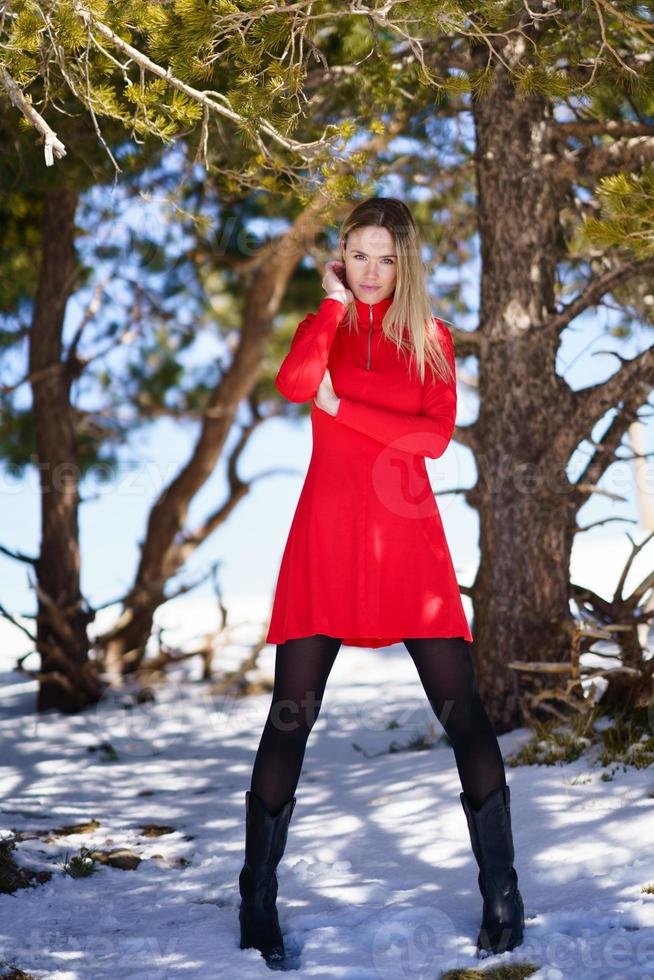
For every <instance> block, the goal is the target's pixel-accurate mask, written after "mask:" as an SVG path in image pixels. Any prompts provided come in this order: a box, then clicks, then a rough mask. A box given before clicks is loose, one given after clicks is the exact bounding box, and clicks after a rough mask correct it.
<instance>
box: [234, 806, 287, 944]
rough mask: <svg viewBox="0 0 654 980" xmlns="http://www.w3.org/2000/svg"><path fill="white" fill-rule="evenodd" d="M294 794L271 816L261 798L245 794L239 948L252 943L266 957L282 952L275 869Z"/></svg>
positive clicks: (281, 851)
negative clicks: (243, 861)
mask: <svg viewBox="0 0 654 980" xmlns="http://www.w3.org/2000/svg"><path fill="white" fill-rule="evenodd" d="M294 807H295V797H294V796H293V797H291V799H290V800H287V801H286V803H285V804H284V806H283V807H282V808H281V810H280V811H279V813H277V814H275V816H272V814H271V813H270V812H269V811H268V808H267V807H266V805H265V803H264V802H263V800H262V799H261V798H260V797H259V796H257V794H256V793H254V792H252V791H251V790H248V791H247V792H246V794H245V863H244V865H243V868H242V870H241V873H240V875H239V890H240V893H241V905H240V908H239V923H240V927H241V949H249V948H250V947H252V946H254V947H255V949H258V950H259V951H260V952H261V955H262V956H263V957H264V959H265V960H266V961H269V962H271V961H272V962H279V961H280V960H283V959H284V958H285V956H286V952H285V950H284V940H283V938H282V933H281V929H280V928H279V919H278V917H277V908H276V905H275V902H276V900H277V875H276V874H275V869H276V867H277V865H278V864H279V861H280V859H281V857H282V855H283V853H284V848H285V847H286V838H287V834H288V824H289V821H290V819H291V814H292V813H293V809H294Z"/></svg>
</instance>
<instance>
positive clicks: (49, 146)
mask: <svg viewBox="0 0 654 980" xmlns="http://www.w3.org/2000/svg"><path fill="white" fill-rule="evenodd" d="M0 84H2V86H3V87H4V88H5V90H6V92H7V95H8V96H9V98H10V99H11V101H12V102H13V104H14V105H15V106H16V108H17V109H20V111H21V112H22V113H23V115H24V116H25V118H26V119H27V120H28V121H29V122H31V124H32V125H33V126H34V128H35V129H36V130H37V131H38V132H39V133H40V134H41V136H42V137H43V140H44V146H43V152H44V155H45V165H46V167H51V166H52V165H53V163H54V157H56V158H57V159H58V160H60V159H61V158H62V157H65V156H66V147H65V146H64V144H63V143H62V142H61V140H60V139H58V138H57V134H56V133H55V131H54V129H52V128H51V127H50V126H49V125H48V124H47V122H46V121H45V119H44V118H43V116H42V115H41V114H40V113H38V112H37V111H36V109H35V108H34V106H33V105H32V103H31V102H30V101H29V100H28V99H27V98H26V96H25V95H24V94H23V91H22V89H21V88H20V86H19V85H18V84H17V83H16V82H15V81H14V79H13V78H12V77H11V75H10V74H9V72H8V71H7V69H6V68H4V67H3V66H1V65H0Z"/></svg>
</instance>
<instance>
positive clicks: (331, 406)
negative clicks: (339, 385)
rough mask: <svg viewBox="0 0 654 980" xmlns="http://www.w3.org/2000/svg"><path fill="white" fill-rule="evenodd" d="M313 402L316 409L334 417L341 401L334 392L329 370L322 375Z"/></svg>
mask: <svg viewBox="0 0 654 980" xmlns="http://www.w3.org/2000/svg"><path fill="white" fill-rule="evenodd" d="M314 401H315V403H316V405H317V406H318V408H322V410H323V411H324V412H328V413H329V414H330V415H336V413H337V411H338V406H339V405H340V403H341V400H340V398H339V397H338V395H337V394H336V392H335V391H334V386H333V385H332V379H331V375H330V373H329V368H327V370H326V371H325V373H324V375H323V378H322V381H321V382H320V385H319V387H318V391H317V392H316V397H315V398H314Z"/></svg>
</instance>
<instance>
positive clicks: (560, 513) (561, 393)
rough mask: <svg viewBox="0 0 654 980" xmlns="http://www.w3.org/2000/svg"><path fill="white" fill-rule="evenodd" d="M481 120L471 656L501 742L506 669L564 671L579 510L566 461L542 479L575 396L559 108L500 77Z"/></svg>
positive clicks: (480, 106)
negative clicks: (557, 316)
mask: <svg viewBox="0 0 654 980" xmlns="http://www.w3.org/2000/svg"><path fill="white" fill-rule="evenodd" d="M473 116H474V123H475V132H476V153H475V172H476V181H477V194H478V228H479V236H480V246H481V259H482V271H481V296H480V324H481V327H480V332H481V334H482V336H481V340H480V359H479V361H480V363H479V402H480V411H479V417H478V419H477V421H476V422H475V424H474V426H473V429H474V436H475V442H476V446H477V450H476V457H477V467H478V473H479V481H478V483H477V484H476V486H475V487H473V488H472V489H471V490H470V491H468V493H467V494H466V498H467V500H468V502H469V503H470V504H471V505H473V506H474V507H476V509H477V510H478V513H479V525H480V541H479V548H480V554H481V560H480V564H479V567H478V570H477V575H476V577H475V581H474V584H473V586H472V589H471V594H472V599H473V603H474V637H475V640H474V644H473V657H474V659H475V662H476V670H477V675H478V678H479V686H480V690H481V692H482V696H483V698H484V703H485V705H486V708H487V710H488V713H489V716H490V717H491V719H492V720H493V723H494V725H495V728H496V730H497V731H498V732H504V731H508V730H510V729H511V728H513V727H514V726H516V725H519V724H521V723H523V718H522V715H521V710H520V704H519V688H518V684H519V681H518V677H517V675H516V674H515V672H514V671H513V670H511V669H510V668H508V667H507V664H508V662H509V661H511V660H525V659H529V660H540V661H565V660H567V659H569V648H570V642H571V637H572V633H573V627H574V621H573V619H572V616H571V614H570V612H569V606H568V594H569V564H570V554H571V548H572V541H573V535H574V527H575V523H576V521H575V515H576V504H575V501H574V500H573V499H572V497H571V494H570V493H569V492H568V489H569V483H568V478H567V476H566V474H565V471H564V469H563V467H564V466H565V463H566V462H567V460H566V459H561V460H560V467H559V468H558V469H557V468H552V469H551V471H548V472H545V473H543V472H542V470H541V468H540V467H539V461H540V460H541V458H542V457H543V455H544V454H545V453H546V450H547V448H548V446H549V444H550V439H551V435H552V430H553V427H556V426H558V425H565V420H566V417H567V415H568V410H569V409H570V408H571V404H572V393H571V391H570V389H569V387H568V385H567V384H566V383H565V382H564V381H563V380H562V379H561V378H560V377H559V376H558V375H557V374H556V371H555V358H556V351H557V347H558V342H559V336H558V332H556V331H551V330H547V329H546V325H547V323H548V320H549V318H550V317H551V316H552V315H553V314H554V312H555V282H556V267H557V259H558V248H557V235H558V211H559V207H560V200H559V194H558V188H557V185H556V183H555V182H554V180H553V179H552V175H551V172H550V171H549V164H547V163H546V161H547V160H548V155H549V154H550V153H551V152H552V150H553V146H552V145H550V139H551V137H550V123H551V119H552V113H551V107H550V105H549V104H548V102H547V100H546V99H544V98H542V97H540V96H539V95H529V96H527V97H525V98H520V97H518V94H517V93H516V91H515V88H514V86H513V84H512V82H511V80H510V78H509V77H508V75H507V71H506V69H505V68H504V67H503V66H497V67H496V69H495V75H494V82H493V85H492V88H491V90H490V92H489V93H488V95H487V96H486V97H484V98H481V99H479V100H476V101H474V102H473ZM550 159H551V157H550ZM498 379H502V380H501V384H498ZM509 583H510V591H509V590H508V588H507V586H508V584H509Z"/></svg>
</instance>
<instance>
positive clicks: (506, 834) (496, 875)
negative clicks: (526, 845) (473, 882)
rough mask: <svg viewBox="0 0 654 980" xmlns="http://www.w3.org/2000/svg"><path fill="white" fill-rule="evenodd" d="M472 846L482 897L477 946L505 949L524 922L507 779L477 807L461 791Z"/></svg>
mask: <svg viewBox="0 0 654 980" xmlns="http://www.w3.org/2000/svg"><path fill="white" fill-rule="evenodd" d="M460 796H461V804H462V806H463V811H464V813H465V815H466V820H467V822H468V830H469V831H470V840H471V843H472V850H473V852H474V855H475V858H476V859H477V864H478V865H479V875H478V879H477V880H478V884H479V890H480V892H481V894H482V898H483V899H484V910H483V915H482V922H481V927H480V929H479V936H478V937H477V950H478V952H479V951H480V950H488V951H489V952H492V953H504V952H505V951H506V950H509V949H513V948H514V946H519V945H520V944H521V943H522V938H523V929H524V925H525V916H524V906H523V901H522V895H521V894H520V891H519V890H518V875H517V873H516V871H515V868H514V867H513V860H514V852H513V837H512V834H511V809H510V807H511V793H510V790H509V787H508V785H507V784H506V783H504V784H503V785H502V786H498V788H497V789H495V790H493V791H492V793H489V795H488V796H487V797H486V799H485V800H484V802H483V803H482V805H481V806H480V807H479V809H478V810H475V809H474V807H473V806H472V804H471V802H470V800H469V799H468V797H467V796H466V795H465V793H463V792H462V793H461V794H460Z"/></svg>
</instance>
